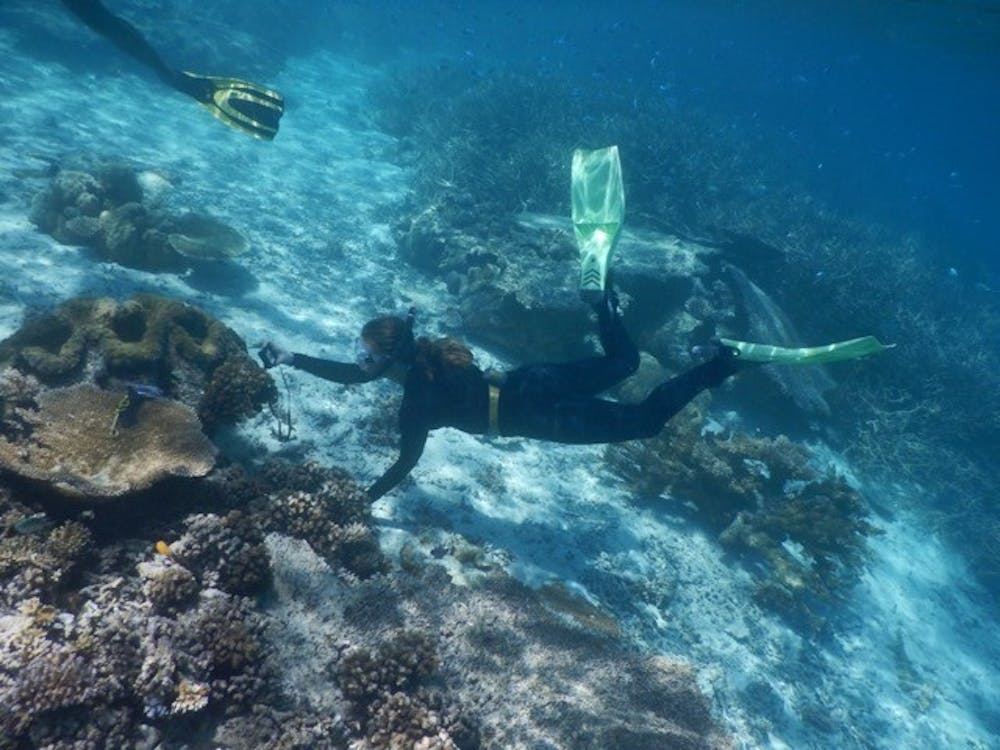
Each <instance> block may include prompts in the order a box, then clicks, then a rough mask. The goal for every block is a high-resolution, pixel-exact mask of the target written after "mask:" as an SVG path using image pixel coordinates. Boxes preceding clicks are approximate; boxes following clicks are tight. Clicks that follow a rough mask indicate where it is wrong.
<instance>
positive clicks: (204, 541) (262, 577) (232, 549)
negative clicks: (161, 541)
mask: <svg viewBox="0 0 1000 750" xmlns="http://www.w3.org/2000/svg"><path fill="white" fill-rule="evenodd" d="M184 525H185V531H184V534H182V535H181V538H180V539H179V540H178V541H176V542H172V543H171V544H170V545H169V548H170V556H171V557H172V558H173V559H174V560H175V561H176V562H177V563H179V565H180V566H183V568H185V569H187V570H189V571H190V572H191V573H192V574H194V575H195V576H196V577H197V579H198V580H199V581H200V582H201V584H202V585H203V586H209V587H211V588H218V589H221V590H223V591H225V592H227V593H230V594H251V593H254V592H257V591H259V590H260V589H262V588H263V587H264V586H266V585H267V583H268V582H269V581H270V567H269V560H268V556H267V549H266V548H265V547H264V539H263V536H262V535H261V532H260V530H259V529H258V528H257V526H256V524H255V523H254V522H253V520H252V519H251V518H250V517H248V516H247V515H246V514H245V513H242V512H240V511H235V510H234V511H231V512H229V513H228V514H226V515H225V516H217V515H214V514H211V513H200V514H196V515H192V516H188V517H187V518H186V519H185V521H184Z"/></svg>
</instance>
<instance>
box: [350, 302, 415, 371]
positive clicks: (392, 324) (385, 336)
mask: <svg viewBox="0 0 1000 750" xmlns="http://www.w3.org/2000/svg"><path fill="white" fill-rule="evenodd" d="M416 312H417V311H416V310H415V309H414V308H412V307H411V308H410V310H409V312H407V314H406V317H405V318H401V317H399V316H398V315H384V316H382V317H380V318H374V319H372V320H369V321H368V322H367V323H365V325H364V327H363V328H362V329H361V337H360V338H359V339H358V343H357V363H358V367H360V368H361V369H362V370H364V371H365V372H366V373H368V374H369V375H371V376H372V377H379V376H381V375H384V374H385V373H386V372H387V371H388V370H389V368H391V367H392V366H393V365H395V364H403V365H409V364H410V363H412V362H413V357H414V354H415V353H416V343H415V342H414V339H413V318H414V317H415V316H416Z"/></svg>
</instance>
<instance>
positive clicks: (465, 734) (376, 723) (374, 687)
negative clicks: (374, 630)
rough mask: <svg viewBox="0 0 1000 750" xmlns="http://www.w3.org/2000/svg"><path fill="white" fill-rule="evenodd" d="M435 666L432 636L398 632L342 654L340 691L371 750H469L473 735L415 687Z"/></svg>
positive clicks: (432, 695)
mask: <svg viewBox="0 0 1000 750" xmlns="http://www.w3.org/2000/svg"><path fill="white" fill-rule="evenodd" d="M437 668H438V658H437V653H436V649H435V646H434V643H433V641H432V640H431V638H430V637H429V636H428V635H427V634H426V633H422V632H420V631H414V630H402V631H399V632H397V633H395V634H393V635H392V637H390V638H389V639H388V640H386V641H384V642H383V643H382V644H381V645H380V646H379V648H378V649H377V650H375V651H371V650H369V649H366V648H358V649H354V650H352V651H349V652H347V653H346V654H344V656H342V657H341V660H340V662H339V663H338V665H337V670H336V671H337V679H338V683H339V684H340V689H341V691H342V692H343V693H344V695H345V696H347V697H348V698H349V699H351V700H352V701H353V702H354V704H355V712H356V713H357V715H358V717H359V718H360V720H361V721H362V723H363V726H364V728H365V733H366V735H367V740H368V744H369V746H370V747H371V748H372V749H373V750H396V749H397V748H424V749H425V750H458V748H462V750H469V749H471V748H476V747H478V746H479V736H478V731H477V729H476V728H475V726H474V724H473V723H471V722H469V721H468V720H467V719H466V718H465V717H463V716H462V714H461V713H460V712H459V711H456V710H455V709H454V708H453V707H451V706H449V705H448V704H447V702H446V701H445V700H444V699H443V697H442V696H441V695H440V694H439V693H437V692H435V691H431V690H427V689H425V688H424V687H422V686H420V682H421V680H423V679H424V678H425V677H427V676H428V675H431V674H432V673H433V672H435V671H436V670H437Z"/></svg>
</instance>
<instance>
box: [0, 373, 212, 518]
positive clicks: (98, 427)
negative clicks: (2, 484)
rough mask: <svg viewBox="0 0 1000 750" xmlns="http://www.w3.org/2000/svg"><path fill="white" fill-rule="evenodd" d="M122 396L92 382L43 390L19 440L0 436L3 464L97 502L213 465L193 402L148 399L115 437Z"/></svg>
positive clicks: (19, 473) (201, 473)
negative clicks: (90, 383)
mask: <svg viewBox="0 0 1000 750" xmlns="http://www.w3.org/2000/svg"><path fill="white" fill-rule="evenodd" d="M121 401H122V394H121V393H115V392H112V391H102V390H100V389H98V388H96V387H95V386H92V385H86V384H83V385H77V386H72V387H69V388H56V389H52V390H48V391H45V392H43V393H41V394H40V395H39V396H38V399H37V409H36V410H34V411H32V412H31V413H30V416H29V421H28V424H27V429H26V432H25V434H24V435H22V437H21V439H20V440H16V441H13V442H11V441H8V440H6V439H4V440H0V468H2V469H3V470H5V471H9V472H11V473H13V474H15V475H17V476H20V477H24V478H27V479H31V480H34V481H37V482H40V483H42V484H44V485H46V486H47V487H50V488H52V489H55V490H56V491H58V492H60V493H62V494H65V495H68V496H71V497H75V498H82V497H86V498H87V499H88V501H91V502H100V501H102V500H107V499H110V498H114V497H119V496H121V495H123V494H125V493H129V492H135V491H138V490H142V489H146V488H148V487H150V486H152V485H153V484H156V483H157V482H159V481H162V480H163V479H166V478H167V477H200V476H204V475H205V474H207V473H208V472H209V471H210V470H211V468H212V466H213V464H214V463H215V448H214V446H213V445H212V444H211V442H209V440H208V438H206V437H205V435H204V434H203V433H202V431H201V424H200V422H199V421H198V418H197V416H196V415H195V414H194V412H193V411H192V410H191V409H190V408H189V407H186V406H184V405H183V404H181V403H179V402H177V401H171V400H168V399H156V400H152V401H149V402H147V403H144V404H143V405H142V407H141V409H140V410H139V411H138V415H137V419H136V421H135V424H133V425H131V426H129V427H128V428H127V431H123V433H122V434H118V435H116V434H115V433H114V432H113V431H112V425H113V424H114V422H115V419H116V417H117V415H118V407H119V404H120V403H121Z"/></svg>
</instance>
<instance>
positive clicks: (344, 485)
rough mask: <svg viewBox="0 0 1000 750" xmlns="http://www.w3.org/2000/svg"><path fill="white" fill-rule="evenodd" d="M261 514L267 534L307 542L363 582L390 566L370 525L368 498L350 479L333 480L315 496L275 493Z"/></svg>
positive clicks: (314, 492)
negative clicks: (277, 533)
mask: <svg viewBox="0 0 1000 750" xmlns="http://www.w3.org/2000/svg"><path fill="white" fill-rule="evenodd" d="M306 484H311V483H310V482H308V481H307V482H306ZM263 516H264V524H265V528H266V529H267V530H268V531H279V532H281V533H283V534H288V535H290V536H294V537H298V538H300V539H304V540H306V541H307V542H309V545H310V546H311V547H312V548H313V549H314V550H315V551H316V553H317V554H319V555H322V556H323V557H325V558H326V559H327V560H328V561H330V562H331V563H332V564H334V565H336V566H338V567H340V568H343V569H344V570H346V571H348V572H351V573H353V574H356V575H359V576H361V577H363V578H364V577H368V576H370V575H373V574H375V573H377V572H379V571H381V570H384V569H385V567H386V562H385V559H384V558H383V556H382V553H381V551H380V549H379V546H378V542H377V540H376V538H375V534H374V531H373V530H372V528H371V526H370V521H371V519H370V511H369V507H368V498H367V496H366V495H365V494H364V491H363V490H362V489H361V487H360V486H358V485H357V484H356V483H354V482H353V481H352V480H350V479H348V478H347V477H335V478H333V479H330V480H329V481H327V482H326V483H325V484H323V485H321V486H320V488H319V489H318V490H316V491H313V492H308V491H293V492H284V493H281V492H279V493H276V494H274V495H273V496H271V497H270V499H269V500H268V501H267V504H266V508H265V509H264V511H263Z"/></svg>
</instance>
